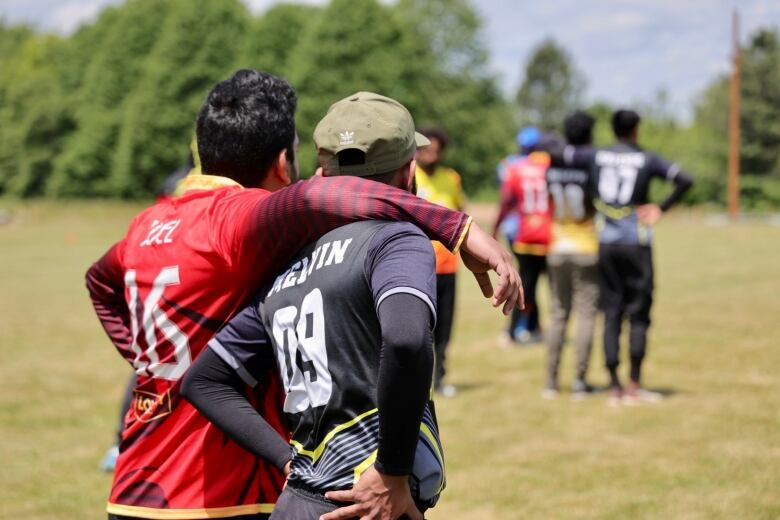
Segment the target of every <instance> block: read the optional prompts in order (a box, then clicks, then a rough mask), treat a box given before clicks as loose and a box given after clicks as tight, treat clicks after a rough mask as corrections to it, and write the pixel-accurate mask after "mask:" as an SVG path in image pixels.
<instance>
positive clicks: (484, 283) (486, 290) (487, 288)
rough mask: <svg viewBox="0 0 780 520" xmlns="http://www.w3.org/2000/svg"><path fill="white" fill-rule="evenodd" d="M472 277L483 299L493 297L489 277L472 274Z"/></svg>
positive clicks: (481, 274)
mask: <svg viewBox="0 0 780 520" xmlns="http://www.w3.org/2000/svg"><path fill="white" fill-rule="evenodd" d="M472 274H473V275H474V278H476V280H477V284H479V288H480V290H481V291H482V296H484V297H485V298H490V297H491V296H493V282H492V281H491V280H490V275H488V274H487V273H472Z"/></svg>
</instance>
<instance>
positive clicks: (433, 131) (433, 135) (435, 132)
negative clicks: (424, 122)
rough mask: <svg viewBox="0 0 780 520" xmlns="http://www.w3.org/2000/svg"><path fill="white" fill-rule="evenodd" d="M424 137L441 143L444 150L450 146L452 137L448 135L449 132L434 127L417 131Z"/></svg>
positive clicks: (440, 146) (440, 145)
mask: <svg viewBox="0 0 780 520" xmlns="http://www.w3.org/2000/svg"><path fill="white" fill-rule="evenodd" d="M417 131H418V132H420V133H421V134H422V135H424V136H425V137H427V138H428V139H431V140H433V139H436V141H438V142H439V148H440V149H442V150H444V149H445V148H447V145H449V144H450V137H449V136H448V135H447V132H445V131H444V129H443V128H433V127H425V128H420V129H419V130H417Z"/></svg>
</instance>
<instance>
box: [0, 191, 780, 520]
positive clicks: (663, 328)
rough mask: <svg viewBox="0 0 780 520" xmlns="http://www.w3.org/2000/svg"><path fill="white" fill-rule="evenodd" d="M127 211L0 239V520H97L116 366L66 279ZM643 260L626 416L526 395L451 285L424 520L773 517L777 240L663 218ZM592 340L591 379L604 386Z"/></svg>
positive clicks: (465, 284) (75, 214) (60, 214)
mask: <svg viewBox="0 0 780 520" xmlns="http://www.w3.org/2000/svg"><path fill="white" fill-rule="evenodd" d="M0 206H2V204H0ZM138 209H140V206H138V205H132V204H119V203H73V204H53V203H39V204H33V205H16V206H15V207H14V210H13V211H14V219H13V220H12V222H11V223H10V224H7V225H4V226H0V248H1V250H2V253H3V254H2V255H0V355H2V364H0V439H2V442H0V461H2V465H1V468H0V517H1V518H25V519H44V518H103V517H104V512H103V511H104V503H105V498H106V495H107V493H108V487H109V484H110V478H109V477H108V476H106V475H104V474H101V473H100V472H99V471H98V470H97V463H98V461H99V459H100V457H101V456H102V454H103V451H104V450H105V449H106V448H107V447H108V445H109V444H110V443H111V442H112V440H113V430H114V427H115V422H116V408H117V406H118V401H119V398H120V395H121V392H122V388H123V385H124V383H125V379H126V377H127V374H128V368H127V366H126V365H125V363H124V362H123V361H122V360H121V359H120V358H119V356H118V355H117V354H116V353H115V352H114V350H113V348H112V347H111V345H109V344H108V342H107V340H106V339H105V337H104V335H103V332H102V331H101V329H100V326H99V325H98V322H97V319H96V318H95V317H94V316H93V314H92V311H91V307H90V304H89V301H88V298H87V295H86V291H85V290H84V287H83V274H84V271H85V270H86V268H87V267H88V265H89V264H90V263H91V262H92V261H94V260H95V259H97V258H98V256H99V255H100V254H102V252H103V251H104V250H105V249H106V248H107V247H108V246H109V245H110V244H111V243H112V242H113V241H114V240H116V239H118V238H120V237H121V235H122V234H123V233H124V231H125V228H126V226H127V223H128V222H129V219H130V217H131V216H132V215H133V214H134V212H135V211H137V210H138ZM480 213H482V212H480ZM655 260H656V273H657V292H656V305H655V308H654V312H653V319H654V324H653V327H652V329H651V335H650V349H649V355H648V361H647V363H646V370H645V374H646V382H647V384H648V385H649V386H650V387H654V388H659V389H663V390H665V391H667V392H669V394H670V395H669V398H668V399H667V400H666V401H665V402H664V403H662V404H660V405H655V406H651V405H648V406H644V407H636V408H618V409H612V408H608V407H607V406H606V404H605V401H604V398H603V396H595V397H593V398H592V399H590V400H588V401H586V402H582V403H572V402H570V401H569V400H568V396H567V395H566V394H565V393H564V394H562V397H561V398H559V399H558V400H557V401H552V402H550V401H544V400H542V399H540V397H539V391H540V389H541V386H542V383H543V381H544V374H543V362H544V351H543V348H542V347H530V348H523V349H510V350H503V349H500V348H499V346H498V341H497V338H498V334H499V331H500V330H501V328H502V327H503V325H504V320H503V317H502V316H500V315H499V313H498V312H496V311H494V310H492V309H491V308H490V307H489V305H487V303H486V302H485V301H483V300H482V299H481V296H480V295H479V293H478V290H477V289H476V285H475V284H474V283H473V282H472V281H471V280H469V278H468V275H467V274H466V273H462V276H461V277H460V283H459V295H458V304H459V307H458V318H459V319H458V321H457V325H456V331H455V337H454V343H453V344H452V346H451V354H450V359H451V362H450V374H451V381H452V382H454V383H455V384H456V385H458V386H459V387H460V388H461V392H460V393H459V394H458V396H457V397H456V398H454V399H451V400H439V401H438V402H437V411H438V414H439V420H440V422H441V429H442V436H443V440H444V443H445V451H446V455H447V468H448V488H447V490H446V491H445V493H444V496H443V497H442V500H441V502H440V504H439V505H438V506H437V507H436V509H435V510H433V511H431V513H430V514H429V515H428V516H429V517H430V518H432V519H447V520H455V519H466V518H507V519H510V518H535V519H571V518H576V519H624V518H640V519H656V518H675V519H677V518H679V519H702V520H704V519H711V518H724V519H726V518H727V519H737V518H739V519H743V518H747V519H772V518H777V517H780V485H779V484H778V483H780V437H779V434H778V432H780V392H779V391H778V390H780V377H778V375H777V374H778V366H780V350H778V349H779V347H780V332H779V330H780V329H778V327H777V326H776V325H775V322H776V320H777V319H778V311H780V228H777V227H769V226H765V225H762V224H757V223H756V224H750V225H737V226H728V227H713V226H709V225H707V224H706V223H705V222H704V221H703V220H701V219H698V218H696V219H688V218H685V217H677V218H674V217H673V218H671V219H670V220H669V221H666V222H663V223H662V224H661V225H660V226H659V229H658V232H657V247H656V255H655ZM542 290H543V291H544V290H546V286H543V288H542ZM545 301H546V299H545ZM600 346H601V342H600V340H599V339H598V338H597V340H596V344H595V348H594V356H593V360H592V364H591V367H592V368H591V379H592V381H593V382H594V383H597V384H604V383H606V377H605V374H604V370H603V368H602V359H603V358H602V355H601V348H600ZM571 358H572V352H571V350H570V349H568V348H567V350H566V351H565V354H564V366H563V367H562V371H561V374H562V378H561V383H562V385H563V387H564V388H567V387H568V385H569V384H570V382H571V375H572V370H573V369H572V364H571V361H572V359H571ZM624 368H625V367H624Z"/></svg>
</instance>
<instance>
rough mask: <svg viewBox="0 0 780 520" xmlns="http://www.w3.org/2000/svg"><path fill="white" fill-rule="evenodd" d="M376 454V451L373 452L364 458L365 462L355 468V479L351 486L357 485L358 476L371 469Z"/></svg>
mask: <svg viewBox="0 0 780 520" xmlns="http://www.w3.org/2000/svg"><path fill="white" fill-rule="evenodd" d="M376 452H377V450H374V451H373V452H372V453H371V455H369V456H368V457H366V460H364V461H363V462H361V463H360V464H358V465H357V466H355V479H354V480H353V481H352V484H353V485H354V484H357V483H358V480H360V476H361V475H362V474H363V473H364V472H365V471H366V470H367V469H368V468H370V467H371V465H372V464H373V463H374V462H376Z"/></svg>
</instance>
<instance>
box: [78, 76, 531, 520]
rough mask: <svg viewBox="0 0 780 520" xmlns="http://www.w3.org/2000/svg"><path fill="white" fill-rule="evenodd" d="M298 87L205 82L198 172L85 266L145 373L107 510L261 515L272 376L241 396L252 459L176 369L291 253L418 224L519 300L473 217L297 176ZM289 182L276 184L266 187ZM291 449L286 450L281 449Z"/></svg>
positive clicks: (276, 452)
mask: <svg viewBox="0 0 780 520" xmlns="http://www.w3.org/2000/svg"><path fill="white" fill-rule="evenodd" d="M295 106H296V96H295V92H294V91H293V89H292V87H290V85H289V84H288V83H287V82H285V81H284V80H281V79H279V78H277V77H275V76H272V75H270V74H266V73H262V72H258V71H251V70H241V71H238V72H236V73H235V74H234V75H233V76H232V77H231V78H229V79H228V80H225V81H223V82H221V83H219V84H217V85H216V86H215V87H214V88H213V89H212V91H211V92H210V93H209V95H208V98H207V100H206V102H205V103H204V105H203V107H202V108H201V110H200V113H199V115H198V121H197V142H198V151H199V153H200V159H201V166H202V170H203V175H197V176H193V177H191V178H188V179H187V180H185V181H184V188H185V192H184V194H183V195H182V196H180V197H177V198H172V199H170V200H166V201H163V202H161V203H159V204H155V205H154V206H152V207H151V208H149V209H147V210H145V211H143V212H141V213H140V214H139V215H137V216H136V217H135V218H134V219H133V221H132V223H131V224H130V227H129V229H128V231H127V234H126V236H125V237H124V238H123V239H122V240H120V241H119V242H118V243H117V244H115V245H114V246H113V247H111V248H110V249H109V251H108V252H107V253H106V254H105V255H104V256H103V257H102V258H101V259H100V260H98V262H96V263H95V264H94V265H93V266H92V267H91V268H90V269H89V271H88V273H87V287H88V289H89V292H90V296H91V298H92V301H93V305H94V307H95V310H96V312H97V315H98V317H99V319H100V321H101V322H102V324H103V327H104V328H105V330H106V332H107V333H108V335H109V337H110V338H111V340H112V342H113V344H114V345H115V346H116V348H117V349H118V350H119V352H120V354H121V355H122V356H123V357H124V358H125V359H126V360H127V361H128V362H129V363H130V364H132V366H133V367H134V369H135V371H136V373H137V374H138V386H137V387H136V388H135V390H134V401H133V405H132V407H131V410H130V412H129V413H128V415H127V417H126V420H125V428H124V431H123V433H122V441H121V445H120V454H119V457H118V460H117V465H116V470H115V474H114V483H113V486H112V488H111V494H110V498H109V503H108V507H107V510H108V513H109V516H110V518H150V519H167V518H176V519H198V518H226V517H230V518H261V517H263V515H267V514H268V513H270V511H271V510H272V508H273V504H274V503H275V501H276V498H277V497H278V495H279V493H280V492H281V488H282V485H283V483H284V473H283V470H284V466H282V465H281V460H282V459H284V458H285V457H286V456H287V455H285V454H284V453H283V452H287V451H288V448H287V446H286V444H285V443H284V442H276V443H274V442H273V440H274V439H276V440H278V438H279V435H280V434H281V435H287V430H286V427H285V426H284V425H283V424H282V418H281V398H282V393H281V387H280V384H279V381H278V378H265V379H263V383H262V385H260V387H259V388H255V389H253V391H252V392H250V393H248V394H247V398H248V400H249V402H250V403H251V405H252V406H253V407H255V408H257V409H259V410H262V411H263V413H264V416H265V417H266V418H267V422H268V423H269V424H270V426H269V427H268V429H267V430H266V431H264V432H261V433H259V434H260V435H261V437H264V438H266V439H271V440H270V441H268V442H267V443H266V448H267V450H268V452H269V453H268V455H267V456H266V457H264V458H258V457H253V456H251V455H250V454H249V453H248V452H247V450H246V449H245V447H242V446H241V445H239V444H238V443H236V442H233V441H231V440H229V439H228V438H226V436H225V435H224V433H222V432H221V431H220V430H219V429H218V428H216V427H214V426H213V425H212V424H210V423H209V422H208V420H207V419H206V418H205V417H203V416H202V415H201V414H200V413H198V412H197V410H195V408H194V407H192V406H191V405H190V404H189V403H187V402H186V401H184V400H183V399H182V398H181V395H180V393H179V391H180V383H181V378H182V376H183V375H184V373H185V372H186V371H187V369H189V367H190V365H191V364H192V362H193V361H194V360H195V359H197V357H198V356H199V355H200V354H201V352H202V350H203V349H204V348H205V346H206V344H207V342H208V340H209V339H211V338H212V337H213V335H214V333H215V332H216V331H217V330H218V329H219V328H220V327H221V326H222V325H223V324H224V323H225V322H226V321H227V320H228V319H229V318H230V317H231V316H232V315H233V314H235V312H236V311H237V310H239V309H240V308H241V306H242V305H243V304H244V303H245V302H246V301H247V299H248V298H250V297H251V296H252V295H253V294H255V293H256V292H257V290H258V289H259V288H260V287H261V285H262V284H263V283H264V282H265V281H266V280H267V279H268V278H269V277H270V276H272V275H273V273H276V272H278V271H279V270H280V269H281V268H282V267H283V266H284V265H285V263H286V262H287V261H289V260H290V259H291V258H292V257H293V256H294V255H295V253H296V252H297V251H299V250H300V249H301V248H302V247H303V246H304V245H306V244H307V243H309V242H311V241H312V240H314V239H316V238H318V237H320V236H322V235H323V234H324V233H326V232H328V231H330V230H332V229H335V228H337V227H339V226H341V225H344V224H347V223H349V222H354V221H357V220H362V219H366V218H378V219H384V220H399V219H406V220H411V221H412V222H414V223H416V224H417V225H418V226H420V228H421V229H423V230H425V231H426V232H427V233H430V234H431V237H432V238H436V239H439V240H441V241H443V242H444V243H445V244H447V245H448V246H449V247H452V248H453V249H457V245H458V243H459V242H460V241H463V247H464V248H471V252H472V253H473V254H469V253H465V256H466V257H468V258H469V259H471V260H473V263H472V264H470V266H471V267H473V268H474V269H476V270H477V271H479V273H480V274H479V281H480V283H481V285H482V287H483V288H484V292H485V293H486V294H487V293H489V292H490V290H491V287H490V285H489V279H487V274H486V273H485V271H486V270H487V268H488V267H493V268H495V269H497V271H499V274H500V275H501V285H500V286H499V290H498V291H497V293H496V295H495V296H494V301H493V303H494V305H498V304H500V303H505V306H506V309H505V311H508V310H509V308H510V307H511V306H514V305H516V304H520V302H518V299H519V298H520V297H521V294H520V290H519V280H518V279H517V277H515V276H513V274H512V272H511V260H510V258H509V255H508V254H507V253H505V252H503V251H502V250H501V249H500V247H499V246H498V244H497V243H495V241H491V240H487V239H486V238H485V237H486V234H485V233H483V232H481V230H479V228H476V227H472V228H471V229H470V231H469V228H468V224H469V218H468V217H467V216H466V215H464V214H462V213H458V212H454V211H451V210H446V209H444V208H438V207H436V206H433V205H431V204H429V203H427V202H425V201H422V200H420V199H418V198H416V197H414V196H412V195H411V194H408V193H405V192H403V191H401V190H397V189H395V188H391V187H389V186H382V185H377V184H376V183H371V182H368V181H363V180H360V179H355V178H335V179H323V178H316V179H312V180H309V181H303V182H298V183H296V184H294V185H293V186H291V187H289V188H287V189H280V188H282V187H284V186H286V185H288V184H290V183H291V182H292V181H294V180H295V179H296V178H297V168H296V167H295V157H294V153H295V150H294V141H295V120H294V112H295ZM275 190H279V191H277V192H276V193H271V192H272V191H275ZM280 454H281V455H280Z"/></svg>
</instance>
